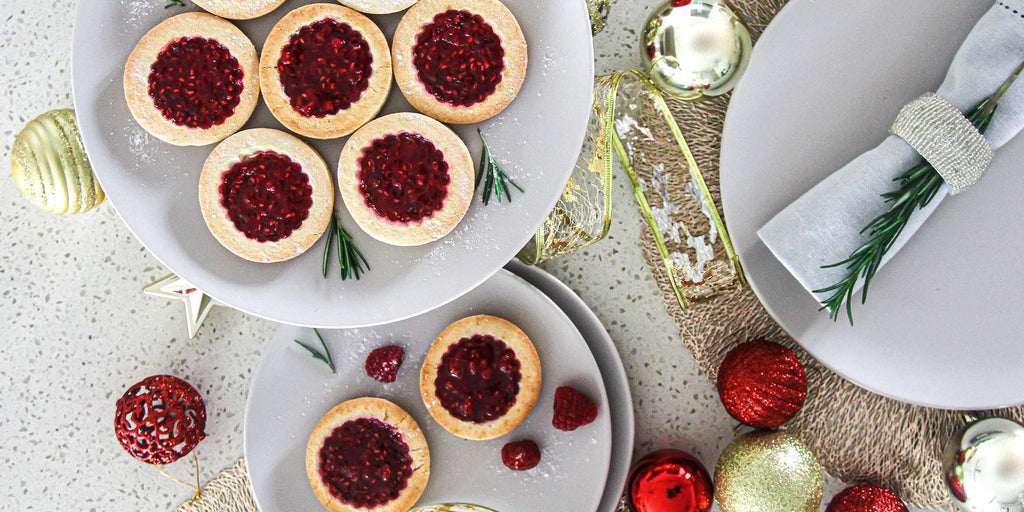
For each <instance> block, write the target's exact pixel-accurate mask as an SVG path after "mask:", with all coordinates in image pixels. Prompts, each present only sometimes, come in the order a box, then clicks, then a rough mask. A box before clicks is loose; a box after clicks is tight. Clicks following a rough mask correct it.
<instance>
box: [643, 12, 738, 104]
mask: <svg viewBox="0 0 1024 512" xmlns="http://www.w3.org/2000/svg"><path fill="white" fill-rule="evenodd" d="M641 38H642V44H643V47H642V48H643V59H644V70H645V71H646V72H647V74H648V76H650V77H651V80H652V81H654V84H655V85H657V86H658V88H659V89H661V90H662V91H663V92H665V94H668V95H670V96H674V97H676V98H680V99H684V100H694V99H698V98H700V97H702V96H720V95H722V94H725V93H727V92H729V91H731V90H732V89H733V87H735V86H736V82H737V81H738V80H739V78H740V75H742V74H743V71H745V70H746V68H747V63H748V62H749V61H750V50H751V46H752V45H751V42H750V32H748V31H747V27H746V25H744V24H743V21H741V20H740V18H739V17H738V16H737V15H736V13H735V12H734V11H733V10H732V9H731V8H730V7H729V6H728V5H726V4H725V2H723V1H721V0H669V1H668V2H665V3H664V4H662V5H661V6H659V7H657V8H656V9H655V10H654V14H652V15H651V17H650V18H648V20H647V24H646V25H645V26H644V30H643V33H642V35H641Z"/></svg>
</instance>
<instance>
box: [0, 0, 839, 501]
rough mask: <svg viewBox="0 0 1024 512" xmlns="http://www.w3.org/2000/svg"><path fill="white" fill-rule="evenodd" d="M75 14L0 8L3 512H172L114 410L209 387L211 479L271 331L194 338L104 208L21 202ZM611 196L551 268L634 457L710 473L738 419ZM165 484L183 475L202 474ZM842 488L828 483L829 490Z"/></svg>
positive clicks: (626, 19)
mask: <svg viewBox="0 0 1024 512" xmlns="http://www.w3.org/2000/svg"><path fill="white" fill-rule="evenodd" d="M152 1H153V2H158V3H159V2H162V1H163V0H152ZM655 3H657V2H656V1H655V0H641V1H620V2H618V3H617V4H615V5H614V7H613V12H612V19H611V23H610V25H609V27H608V29H607V30H606V31H605V32H604V33H602V34H601V35H599V36H598V37H597V38H596V45H597V59H598V61H597V63H598V71H599V72H607V71H611V70H615V69H620V68H624V67H629V66H636V65H637V64H638V59H639V57H638V55H637V50H636V47H637V43H636V39H637V37H638V31H637V29H638V27H639V26H640V25H641V24H642V23H643V21H644V19H645V18H646V16H647V14H648V11H649V10H650V9H651V8H653V6H654V5H655ZM74 10H75V1H74V0H52V1H29V0H8V1H5V2H2V5H0V20H2V23H3V25H2V27H0V40H2V41H4V44H3V45H2V47H0V83H2V84H3V85H2V87H0V91H2V92H0V112H2V114H0V116H2V118H0V132H2V141H3V159H2V161H3V166H4V167H3V169H4V172H3V175H4V176H6V177H4V178H2V179H0V232H2V239H3V240H2V246H3V248H4V249H3V251H2V252H0V325H3V335H2V338H3V343H2V344H0V361H3V365H2V367H0V467H2V468H4V470H3V473H2V474H3V476H2V477H0V510H10V511H30V510H40V511H55V510H81V511H116V512H123V511H131V510H153V511H159V510H173V509H174V507H175V506H177V505H178V504H179V503H180V502H181V501H183V500H185V499H187V498H188V497H189V496H190V494H189V491H188V489H186V488H184V487H182V486H180V485H178V484H175V483H173V482H171V481H169V480H166V479H164V478H162V477H160V476H159V475H158V474H156V472H155V471H154V470H153V469H152V468H150V467H148V466H145V465H143V464H140V463H137V462H135V461H134V460H132V459H131V458H130V457H129V456H128V455H127V454H125V453H124V452H123V450H122V449H121V448H120V446H119V445H118V443H117V440H116V439H115V437H114V435H113V431H112V430H113V429H112V422H113V413H114V401H115V400H116V399H117V398H118V397H119V396H120V394H121V393H122V392H123V391H124V390H125V389H126V388H127V387H128V386H129V385H131V384H132V383H134V382H136V381H137V380H139V379H141V378H143V377H146V376H149V375H151V374H154V373H172V374H176V375H179V376H181V377H183V378H185V379H187V380H189V381H191V382H192V383H193V384H195V385H196V386H197V387H198V388H199V389H201V390H202V392H203V395H204V397H205V399H206V403H207V407H208V414H209V420H208V423H207V432H208V434H209V437H208V438H207V439H206V440H204V441H203V442H202V444H201V445H200V449H199V453H200V454H201V459H202V463H203V480H204V481H205V480H207V479H209V478H211V477H212V476H214V475H215V474H216V473H217V472H218V471H220V469H221V468H223V467H225V466H228V465H230V464H231V463H232V462H234V460H235V459H236V458H237V457H239V456H240V455H241V454H242V419H243V415H244V408H245V399H246V393H247V390H248V385H249V379H250V377H251V376H252V373H253V369H254V368H255V366H256V363H257V361H258V360H259V357H260V354H261V349H262V346H263V343H264V342H266V341H267V340H268V339H269V338H270V337H271V335H272V333H273V332H274V331H275V329H276V325H274V324H272V323H270V322H267V321H264V320H260V319H257V318H254V317H249V316H245V315H242V314H241V313H238V312H236V311H233V310H229V309H222V308H215V309H214V310H213V312H212V313H211V314H210V317H209V319H208V320H207V321H206V324H205V326H204V327H203V329H202V330H201V331H200V333H199V336H198V337H197V338H196V339H194V340H189V339H188V336H187V334H186V332H185V323H184V319H183V313H184V308H183V307H182V304H181V303H179V302H171V301H166V300H163V299H161V298H156V297H147V296H144V295H142V293H141V289H142V287H143V286H145V285H146V284H148V283H150V282H152V281H154V280H155V279H157V278H159V277H162V276H163V275H165V274H166V271H165V270H164V269H163V268H162V267H161V265H160V263H159V262H158V261H157V260H156V259H154V258H153V257H152V256H151V255H150V254H149V253H148V252H147V251H146V250H145V249H144V248H143V247H142V245H141V244H140V243H139V242H138V241H137V240H135V238H134V237H133V236H132V235H131V233H130V232H129V231H128V229H127V228H126V227H125V226H124V225H123V224H122V223H121V221H120V219H119V218H118V217H117V214H116V213H115V212H114V210H113V209H112V208H111V207H110V205H109V204H104V205H102V206H101V207H100V208H98V209H97V210H95V211H93V212H90V213H87V214H84V215H78V216H73V217H67V218H63V217H57V216H54V215H51V214H49V213H45V212H43V211H41V210H37V209H35V208H34V207H32V206H31V205H29V204H28V202H27V201H26V200H24V199H23V198H22V197H21V196H20V195H19V194H18V191H17V189H16V188H15V186H14V183H13V181H12V180H11V179H10V178H9V176H10V174H9V163H8V160H7V155H9V153H10V143H11V140H12V138H13V137H14V135H15V134H17V132H18V131H19V130H20V129H21V127H22V126H23V125H24V124H25V123H26V122H27V121H28V120H30V119H31V118H32V117H34V116H36V115H37V114H40V113H42V112H44V111H46V110H49V109H51V108H58V107H70V106H72V101H71V31H72V26H73V21H74ZM615 193H616V201H617V202H618V204H619V205H621V206H620V207H619V208H618V211H617V213H616V218H615V223H614V227H613V229H612V232H611V235H610V237H609V239H607V240H605V241H604V242H602V243H601V244H599V245H597V246H595V247H593V248H591V249H590V250H586V251H582V252H580V253H578V254H574V255H572V256H569V257H567V258H564V259H562V260H558V261H555V262H553V263H551V264H548V265H546V266H545V267H546V268H547V270H549V271H550V272H552V273H553V274H554V275H555V276H557V277H559V278H560V279H562V280H563V281H565V282H566V283H568V284H569V285H570V286H571V287H572V288H573V289H574V290H576V291H577V292H578V293H579V295H580V296H581V297H583V299H584V300H585V301H586V302H587V303H588V304H590V306H591V307H592V308H593V309H594V310H595V311H596V313H597V315H598V316H599V317H600V318H601V319H602V320H603V321H604V323H605V326H606V327H607V328H608V331H609V332H610V333H611V336H612V338H613V339H614V340H615V341H616V343H617V344H618V346H619V350H620V352H621V354H622V357H623V359H624V362H625V365H626V371H627V373H628V374H629V376H630V383H631V387H632V392H633V398H634V402H635V407H636V416H637V420H636V425H637V437H636V440H637V444H636V454H637V455H642V454H644V453H646V452H648V451H650V450H653V449H657V448H664V447H676V448H680V449H684V450H687V451H690V452H692V453H694V454H695V455H697V456H698V457H699V458H700V459H701V460H703V461H704V463H705V464H706V465H707V466H709V468H710V469H713V466H714V463H715V460H716V458H717V456H718V454H719V453H720V452H721V450H722V449H723V448H724V447H725V445H726V444H727V443H728V442H729V440H731V439H732V437H733V433H732V428H733V426H734V422H733V421H732V420H731V418H729V417H728V415H727V414H726V413H725V410H724V409H723V408H722V406H721V405H720V403H719V402H718V399H717V395H716V393H715V390H714V388H713V386H712V385H711V384H710V383H709V382H708V381H707V379H706V378H705V377H704V376H703V375H700V374H698V371H697V369H696V364H695V363H694V361H693V358H692V357H691V356H690V354H689V353H688V352H687V351H686V349H685V348H684V347H683V345H682V343H681V341H680V340H679V338H678V335H677V333H676V326H675V325H674V324H673V323H672V321H671V319H670V318H669V317H668V315H666V314H665V312H664V308H663V306H662V301H661V297H660V296H659V293H658V290H657V288H656V285H655V284H654V281H653V280H652V279H651V277H650V273H649V271H648V268H647V267H646V266H645V264H644V262H643V257H642V253H641V248H640V244H639V237H640V229H641V220H640V217H639V215H638V214H637V212H636V210H635V209H634V208H632V207H631V205H632V204H633V201H632V196H631V194H630V192H629V190H628V189H627V184H626V183H625V180H622V179H620V180H618V183H617V186H616V192H615ZM170 470H171V471H173V472H176V473H178V474H183V475H187V474H188V472H189V467H188V466H187V463H179V464H177V465H173V466H171V468H170ZM841 487H842V486H841V485H840V484H838V483H836V482H831V481H830V482H829V485H828V491H829V492H827V494H828V495H831V494H832V493H834V492H836V491H837V490H839V489H841Z"/></svg>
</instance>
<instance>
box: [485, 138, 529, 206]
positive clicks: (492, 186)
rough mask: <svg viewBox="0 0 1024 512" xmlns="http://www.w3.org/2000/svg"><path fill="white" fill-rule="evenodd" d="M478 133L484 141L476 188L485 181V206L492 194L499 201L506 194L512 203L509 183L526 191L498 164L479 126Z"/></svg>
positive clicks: (521, 191)
mask: <svg viewBox="0 0 1024 512" xmlns="http://www.w3.org/2000/svg"><path fill="white" fill-rule="evenodd" d="M476 133H477V134H478V135H479V136H480V141H481V142H482V143H483V150H481V152H480V166H479V168H478V169H477V172H476V188H480V183H481V182H483V201H484V206H487V205H488V204H490V202H491V197H492V196H494V197H497V199H498V202H499V203H500V202H501V197H502V196H505V198H506V199H507V200H508V202H510V203H511V202H512V189H511V188H509V185H511V186H512V187H515V189H516V190H518V191H519V193H521V194H522V193H525V192H526V191H525V190H523V188H522V187H520V186H519V184H518V183H516V182H515V180H513V179H512V178H511V177H510V176H509V175H508V173H506V172H505V170H504V169H502V168H501V166H500V165H498V162H497V160H495V159H494V155H492V154H491V148H490V146H488V145H487V139H485V138H484V133H483V132H482V131H480V129H479V128H478V129H477V130H476Z"/></svg>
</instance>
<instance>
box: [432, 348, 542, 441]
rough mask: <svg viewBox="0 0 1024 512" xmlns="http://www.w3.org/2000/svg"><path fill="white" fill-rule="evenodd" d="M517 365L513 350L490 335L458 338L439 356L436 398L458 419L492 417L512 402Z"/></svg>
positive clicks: (519, 376)
mask: <svg viewBox="0 0 1024 512" xmlns="http://www.w3.org/2000/svg"><path fill="white" fill-rule="evenodd" d="M520 366H521V365H520V363H519V359H517V358H516V353H515V351H513V350H512V349H511V348H509V346H508V345H506V344H505V342H504V341H502V340H499V339H496V338H495V337H494V336H491V335H488V334H475V335H473V336H472V337H470V338H462V339H461V340H459V341H458V342H457V343H453V344H452V345H451V346H450V347H448V351H447V352H445V354H444V356H442V357H441V365H440V366H439V367H438V368H437V378H436V379H435V380H434V386H435V387H436V388H437V399H438V401H440V402H441V406H442V407H444V408H445V409H446V410H447V411H448V412H449V413H451V415H452V416H455V417H456V418H458V419H460V420H462V421H469V422H472V423H487V422H489V421H493V420H496V419H498V418H500V417H502V416H504V415H505V414H506V413H507V412H508V411H509V409H511V408H512V406H513V405H515V403H516V395H518V394H519V381H520V380H522V378H523V376H522V374H521V373H519V369H520Z"/></svg>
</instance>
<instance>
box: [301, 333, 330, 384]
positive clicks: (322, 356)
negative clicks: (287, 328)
mask: <svg viewBox="0 0 1024 512" xmlns="http://www.w3.org/2000/svg"><path fill="white" fill-rule="evenodd" d="M313 332H314V333H316V338H317V339H318V340H320V346H321V347H323V349H324V351H323V353H320V351H318V350H317V349H315V348H313V347H310V346H309V345H306V344H305V343H303V342H301V341H299V340H295V343H297V344H298V345H299V346H300V347H302V348H304V349H306V351H307V352H309V353H310V355H312V356H313V359H316V360H317V361H320V362H322V363H324V364H326V365H327V367H328V368H330V369H331V373H335V374H336V373H338V371H337V369H336V368H335V367H334V358H332V357H331V350H330V349H329V348H327V343H325V342H324V337H323V336H321V335H320V331H318V330H316V329H313Z"/></svg>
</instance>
